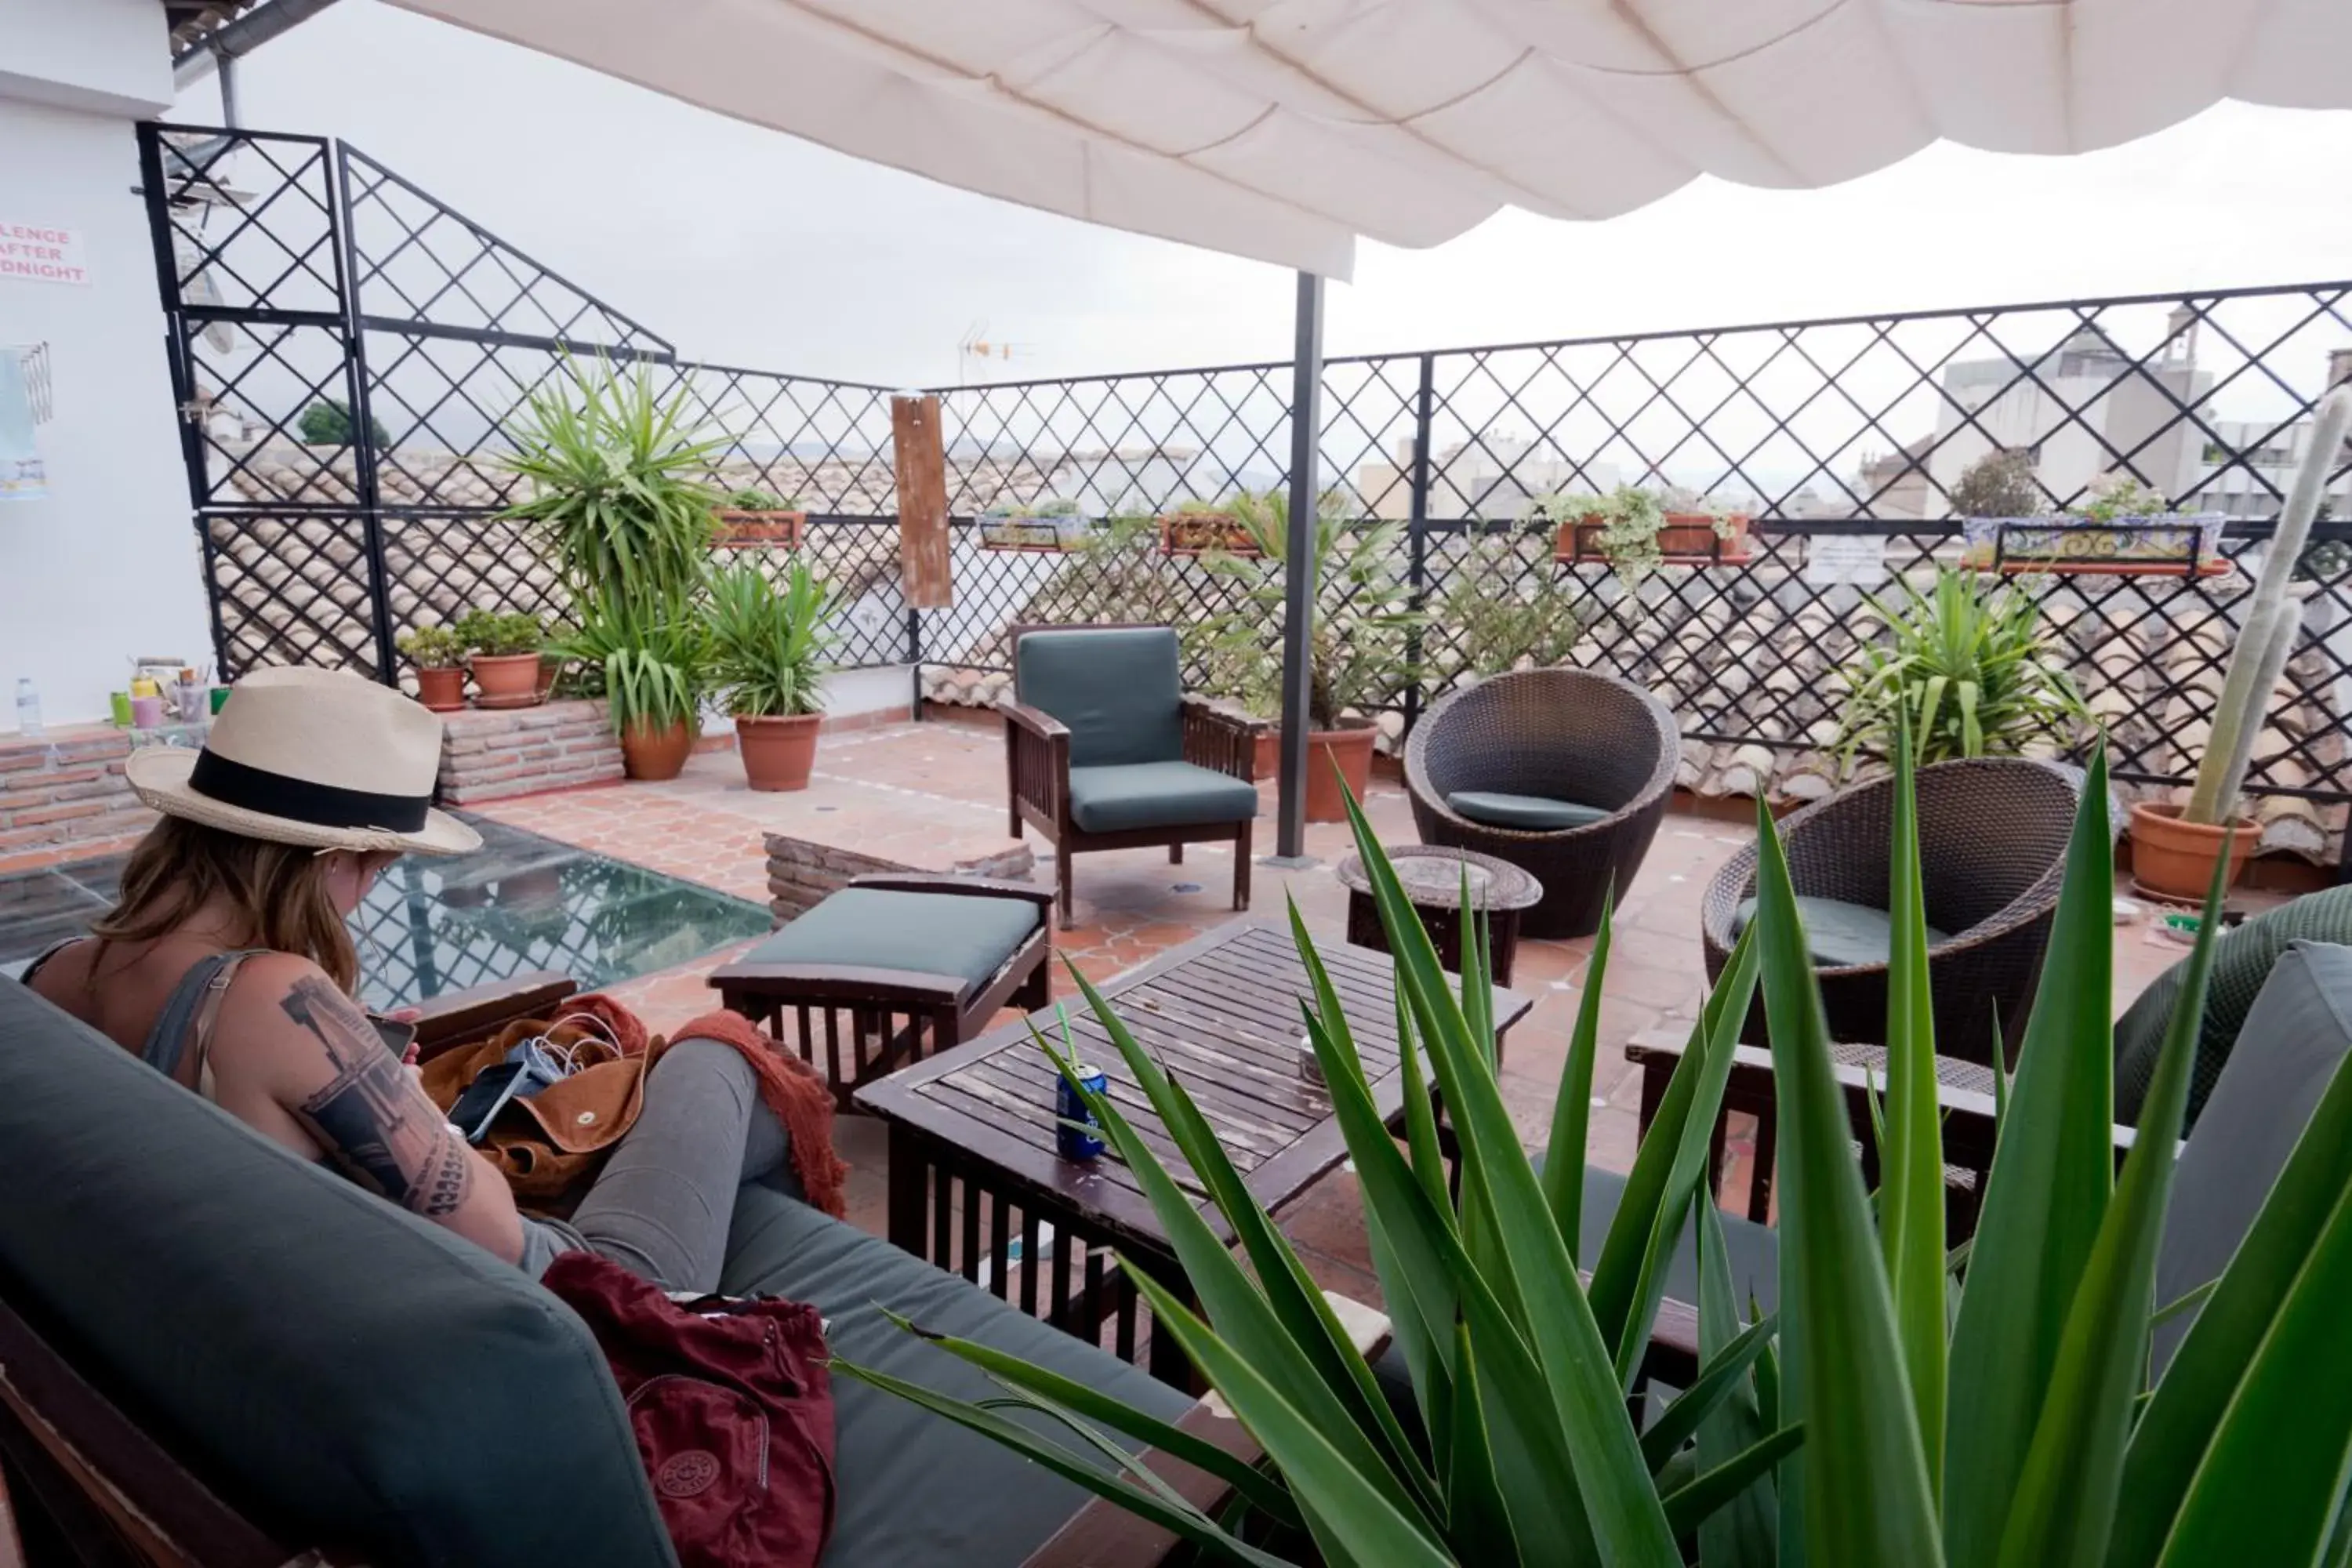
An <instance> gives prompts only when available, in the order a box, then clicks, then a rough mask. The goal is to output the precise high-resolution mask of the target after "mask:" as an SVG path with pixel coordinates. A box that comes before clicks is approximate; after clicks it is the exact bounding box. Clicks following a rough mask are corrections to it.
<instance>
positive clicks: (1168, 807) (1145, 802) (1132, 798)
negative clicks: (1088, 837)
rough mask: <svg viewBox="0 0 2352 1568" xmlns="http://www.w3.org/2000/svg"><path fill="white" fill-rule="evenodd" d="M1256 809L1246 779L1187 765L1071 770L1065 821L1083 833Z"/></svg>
mask: <svg viewBox="0 0 2352 1568" xmlns="http://www.w3.org/2000/svg"><path fill="white" fill-rule="evenodd" d="M1022 640H1023V641H1024V642H1026V641H1027V640H1028V639H1027V638H1026V637H1024V638H1023V639H1022ZM1257 805H1258V801H1257V786H1256V785H1255V784H1252V783H1250V782H1249V780H1247V779H1237V778H1235V777H1234V776H1233V775H1232V774H1231V773H1218V772H1216V771H1215V770H1214V769H1213V768H1204V767H1201V766H1198V765H1196V764H1194V763H1129V764H1127V765H1126V766H1124V767H1092V768H1079V767H1074V768H1072V769H1071V770H1070V820H1072V821H1073V822H1076V824H1077V825H1078V826H1080V827H1082V828H1084V829H1086V831H1087V832H1088V833H1121V832H1125V831H1127V830H1128V829H1129V828H1139V827H1197V826H1202V825H1203V824H1206V823H1212V822H1246V821H1247V820H1249V819H1250V818H1251V817H1253V816H1256V815H1257Z"/></svg>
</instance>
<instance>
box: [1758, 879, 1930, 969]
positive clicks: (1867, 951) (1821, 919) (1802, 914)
mask: <svg viewBox="0 0 2352 1568" xmlns="http://www.w3.org/2000/svg"><path fill="white" fill-rule="evenodd" d="M1755 918H1756V900H1754V899H1742V900H1739V907H1738V909H1736V910H1733V911H1732V915H1731V934H1732V935H1733V936H1734V937H1737V936H1738V934H1739V933H1740V932H1741V931H1746V930H1747V929H1748V921H1752V920H1754V919H1755ZM1797 918H1798V919H1799V920H1801V921H1803V922H1804V927H1805V946H1806V950H1807V951H1808V952H1811V954H1812V960H1813V963H1815V964H1816V965H1818V966H1819V967H1821V968H1822V969H1845V968H1850V967H1852V966H1853V965H1856V964H1871V963H1885V962H1886V960H1887V955H1888V953H1889V952H1891V951H1892V949H1893V946H1894V942H1895V921H1894V918H1893V917H1892V916H1890V915H1889V914H1888V913H1887V912H1886V911H1885V910H1874V909H1872V908H1871V907H1870V906H1869V905H1868V904H1850V903H1847V902H1846V901H1845V900H1843V899H1816V898H1813V897H1811V896H1810V895H1808V894H1804V893H1800V894H1798V895H1797ZM1951 940H1952V939H1951V938H1950V937H1948V936H1947V935H1945V934H1944V933H1943V932H1942V931H1937V929H1936V928H1935V927H1934V926H1929V927H1928V928H1927V945H1928V946H1929V947H1931V948H1933V947H1937V946H1940V945H1942V944H1943V943H1945V942H1949V941H1951Z"/></svg>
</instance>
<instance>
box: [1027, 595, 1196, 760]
mask: <svg viewBox="0 0 2352 1568" xmlns="http://www.w3.org/2000/svg"><path fill="white" fill-rule="evenodd" d="M1013 696H1014V697H1015V699H1016V700H1019V701H1021V702H1024V703H1025V704H1027V705H1028V706H1029V707H1032V708H1036V709H1040V710H1043V711H1045V712H1046V713H1050V714H1052V715H1053V716H1054V717H1055V719H1058V720H1059V721H1061V722H1062V723H1063V725H1064V726H1066V728H1067V729H1068V730H1069V731H1070V765H1071V766H1072V767H1073V768H1090V767H1114V766H1117V765H1118V764H1119V763H1165V762H1173V761H1175V760H1176V759H1177V758H1179V757H1181V756H1182V755H1183V754H1184V683H1183V676H1182V674H1181V671H1180V669H1179V668H1178V660H1177V651H1176V633H1175V632H1174V631H1173V630H1172V629H1171V628H1170V627H1167V626H1084V627H1075V628H1072V629H1069V630H1062V631H1050V632H1029V633H1026V634H1024V636H1023V637H1021V639H1020V640H1019V641H1018V642H1016V643H1014V644H1013Z"/></svg>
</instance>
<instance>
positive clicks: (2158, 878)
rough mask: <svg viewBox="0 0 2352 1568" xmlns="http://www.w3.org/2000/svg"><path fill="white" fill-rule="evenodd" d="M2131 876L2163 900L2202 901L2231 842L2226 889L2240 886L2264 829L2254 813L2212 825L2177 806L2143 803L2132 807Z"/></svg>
mask: <svg viewBox="0 0 2352 1568" xmlns="http://www.w3.org/2000/svg"><path fill="white" fill-rule="evenodd" d="M2131 836H2132V880H2133V881H2134V882H2135V883H2137V884H2138V886H2139V887H2140V889H2142V890H2143V891H2145V892H2147V893H2151V894H2154V895H2155V896H2156V897H2158V898H2159V899H2177V900H2180V901H2182V902H2184V903H2191V904H2201V903H2203V902H2204V901H2205V890H2206V889H2208V888H2210V887H2211V886H2212V885H2213V862H2214V860H2215V858H2217V857H2219V856H2220V855H2221V849H2222V847H2223V846H2224V845H2227V846H2228V847H2229V850H2230V879H2229V880H2228V881H2227V882H2225V883H2223V884H2222V888H2223V890H2224V891H2227V890H2228V889H2231V888H2233V887H2235V886H2237V882H2238V878H2239V876H2240V875H2241V874H2242V872H2243V871H2244V870H2245V868H2246V862H2247V861H2248V860H2249V859H2251V858H2252V856H2253V853H2254V849H2255V847H2256V846H2257V845H2259V844H2260V843H2261V842H2262V837H2263V830H2262V827H2261V826H2260V825H2259V824H2257V823H2256V822H2255V821H2254V820H2253V819H2252V817H2244V816H2242V817H2240V818H2238V820H2237V821H2236V822H2234V823H2232V824H2231V825H2230V826H2227V827H2208V826H2204V825H2203V824H2201V823H2195V822H2183V821H2181V820H2180V808H2179V806H2177V805H2154V804H2152V803H2150V802H2147V801H2142V802H2140V803H2139V804H2138V805H2135V806H2133V807H2132V809H2131Z"/></svg>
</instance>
